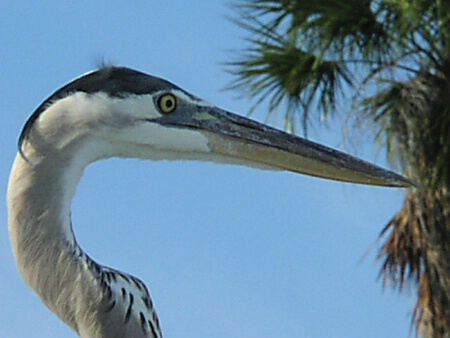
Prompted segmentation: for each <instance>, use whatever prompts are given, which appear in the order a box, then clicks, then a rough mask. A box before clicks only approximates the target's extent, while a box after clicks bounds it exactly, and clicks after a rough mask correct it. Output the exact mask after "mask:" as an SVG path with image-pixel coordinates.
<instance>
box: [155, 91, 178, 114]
mask: <svg viewBox="0 0 450 338" xmlns="http://www.w3.org/2000/svg"><path fill="white" fill-rule="evenodd" d="M158 106H159V109H160V110H161V111H162V112H163V113H165V114H169V113H171V112H173V111H174V110H175V108H176V107H177V98H176V97H175V96H174V95H172V94H165V95H162V96H161V97H160V98H159V100H158Z"/></svg>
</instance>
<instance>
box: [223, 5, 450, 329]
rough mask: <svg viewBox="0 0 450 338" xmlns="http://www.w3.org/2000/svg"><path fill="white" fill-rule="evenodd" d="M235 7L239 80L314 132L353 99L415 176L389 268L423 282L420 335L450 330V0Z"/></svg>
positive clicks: (404, 279) (398, 281)
mask: <svg viewBox="0 0 450 338" xmlns="http://www.w3.org/2000/svg"><path fill="white" fill-rule="evenodd" d="M235 10H236V12H237V13H238V19H237V20H236V22H237V23H238V24H239V25H240V26H241V27H243V28H244V29H245V31H246V32H247V34H248V35H247V43H248V48H247V49H245V50H243V51H242V53H241V54H240V56H239V59H238V60H237V61H234V62H231V63H230V64H229V67H230V68H229V69H230V71H231V72H232V73H233V74H234V75H235V77H234V79H235V80H234V82H233V83H232V85H231V87H232V88H236V89H239V90H241V92H242V90H243V91H244V93H245V94H247V95H249V96H250V97H252V98H253V99H255V101H256V103H255V106H256V105H258V104H260V103H261V102H268V103H269V105H270V107H271V108H272V109H273V110H276V109H283V110H285V111H286V114H285V115H284V116H285V119H284V121H285V127H286V128H287V129H289V130H291V131H294V130H295V128H296V126H301V127H302V129H303V131H304V132H305V133H306V131H307V127H308V125H309V124H310V122H311V121H312V119H311V116H312V114H313V113H314V114H317V115H318V116H319V117H321V119H323V118H324V117H328V116H330V115H332V114H333V113H335V112H336V105H337V103H338V102H342V101H340V100H343V99H345V100H349V99H351V100H352V102H353V105H352V111H353V112H354V114H355V115H354V116H356V118H357V120H358V121H365V123H366V126H370V127H371V129H372V130H373V131H374V133H375V134H374V135H375V136H376V138H377V140H378V141H380V142H381V143H382V145H384V146H385V148H386V150H387V154H388V158H389V159H390V160H391V161H392V162H393V163H394V164H396V165H400V168H401V169H402V170H403V172H404V173H405V174H406V175H407V176H409V177H410V178H411V179H412V180H413V181H415V182H417V187H416V188H414V189H411V190H409V191H408V192H407V193H406V196H405V202H404V205H403V207H402V209H401V210H400V211H399V212H398V213H397V214H396V215H395V216H394V217H393V218H392V219H391V220H390V221H389V222H387V225H386V226H385V227H384V229H383V230H382V231H381V234H380V237H382V238H384V240H385V242H384V244H383V245H382V246H381V248H380V251H379V258H380V259H381V260H382V268H381V272H380V276H381V277H382V278H383V281H384V282H385V283H389V284H392V285H394V287H395V288H398V289H399V290H402V289H403V288H404V287H405V286H407V285H408V286H413V287H415V288H416V289H417V291H418V296H417V303H416V306H415V311H414V315H413V322H414V323H415V327H416V329H417V332H418V333H419V334H421V335H423V336H425V337H450V2H449V1H444V0H441V1H439V0H315V1H308V0H270V1H269V0H243V1H241V3H240V4H236V5H235Z"/></svg>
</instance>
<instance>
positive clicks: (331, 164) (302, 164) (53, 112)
mask: <svg viewBox="0 0 450 338" xmlns="http://www.w3.org/2000/svg"><path fill="white" fill-rule="evenodd" d="M25 143H34V147H33V149H37V148H39V147H40V148H42V149H45V152H49V151H50V150H51V151H53V153H55V154H60V155H61V156H66V157H70V156H74V153H75V154H82V155H76V156H82V157H84V158H85V161H86V162H92V161H95V160H97V159H100V158H106V157H113V156H118V157H138V158H146V159H192V160H208V161H219V162H225V163H238V164H244V165H250V166H258V167H263V168H266V169H278V170H288V171H292V172H298V173H303V174H307V175H312V176H318V177H322V178H328V179H333V180H340V181H347V182H354V183H362V184H371V185H383V186H408V185H410V184H411V183H410V182H409V181H408V180H407V179H406V178H404V177H402V176H400V175H398V174H395V173H393V172H391V171H387V170H384V169H382V168H379V167H376V166H374V165H372V164H369V163H367V162H364V161H362V160H359V159H356V158H354V157H352V156H349V155H346V154H344V153H341V152H338V151H335V150H333V149H330V148H327V147H324V146H321V145H319V144H317V143H313V142H310V141H308V140H305V139H303V138H300V137H297V136H294V135H291V134H288V133H285V132H282V131H280V130H277V129H274V128H271V127H268V126H266V125H263V124H261V123H258V122H256V121H253V120H250V119H248V118H245V117H242V116H240V115H236V114H233V113H230V112H227V111H225V110H222V109H220V108H218V107H216V106H214V105H212V104H209V103H207V102H205V101H204V100H201V99H199V98H197V97H195V96H194V95H191V94H189V93H188V92H186V91H184V90H182V89H181V88H179V87H178V86H176V85H174V84H172V83H170V82H168V81H166V80H163V79H160V78H157V77H153V76H150V75H147V74H145V73H141V72H138V71H135V70H132V69H129V68H124V67H107V68H104V69H100V70H97V71H94V72H91V73H88V74H86V75H84V76H82V77H80V78H77V79H75V80H74V81H72V82H70V83H69V84H67V85H66V86H64V87H62V88H61V89H59V90H58V91H56V92H55V93H54V94H53V95H51V96H50V97H49V98H48V99H47V100H46V101H45V102H44V103H43V104H41V106H39V107H38V109H37V110H36V111H35V112H34V114H33V115H32V116H31V117H30V119H29V120H28V121H27V123H26V125H25V127H24V129H23V131H22V134H21V136H20V139H19V149H21V150H22V151H23V155H24V156H27V154H26V151H24V150H26V149H24V148H23V147H24V144H25Z"/></svg>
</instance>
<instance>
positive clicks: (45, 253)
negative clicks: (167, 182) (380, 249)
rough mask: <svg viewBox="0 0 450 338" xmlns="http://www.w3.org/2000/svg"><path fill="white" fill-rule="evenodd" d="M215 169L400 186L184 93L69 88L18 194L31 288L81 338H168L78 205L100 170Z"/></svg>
mask: <svg viewBox="0 0 450 338" xmlns="http://www.w3.org/2000/svg"><path fill="white" fill-rule="evenodd" d="M111 157H122V158H141V159H149V160H161V159H169V160H175V159H177V160H180V159H181V160H183V159H184V160H205V161H216V162H225V163H234V164H243V165H251V166H257V167H261V168H264V169H274V170H275V169H276V170H289V171H293V172H298V173H305V174H309V175H314V176H319V177H324V178H329V179H335V180H342V181H349V182H356V183H363V184H374V185H386V186H399V187H401V186H407V185H409V184H410V183H409V181H408V180H407V179H405V178H403V177H402V176H400V175H397V174H395V173H392V172H389V171H386V170H384V169H381V168H379V167H375V166H373V165H371V164H368V163H366V162H363V161H361V160H358V159H355V158H353V157H351V156H348V155H345V154H342V153H340V152H337V151H334V150H331V149H329V148H326V147H323V146H320V145H318V144H315V143H312V142H309V141H306V140H304V139H301V138H299V137H295V136H292V135H289V134H286V133H283V132H281V131H278V130H276V129H273V128H270V127H267V126H264V125H262V124H259V123H257V122H255V121H251V120H249V119H246V118H244V117H241V116H238V115H234V114H231V113H229V112H226V111H224V110H221V109H219V108H217V107H215V106H213V105H211V104H209V103H207V102H205V101H203V100H201V99H198V98H196V97H195V96H193V95H191V94H189V93H188V92H186V91H184V90H182V89H181V88H179V87H177V86H175V85H174V84H172V83H170V82H168V81H165V80H163V79H159V78H156V77H153V76H150V75H147V74H145V73H141V72H138V71H135V70H132V69H129V68H124V67H107V68H103V69H100V70H97V71H94V72H91V73H88V74H86V75H84V76H81V77H80V78H77V79H75V80H73V81H72V82H70V83H69V84H67V85H66V86H64V87H62V88H61V89H59V90H58V91H56V92H55V93H54V94H52V95H51V96H50V97H49V98H48V99H47V100H45V101H44V102H43V103H42V104H41V105H40V106H39V107H38V108H37V109H36V111H35V112H34V113H33V114H32V115H31V117H30V118H29V119H28V121H27V122H26V124H25V126H24V129H23V131H22V134H21V136H20V139H19V152H18V154H17V156H16V159H15V162H14V165H13V168H12V172H11V176H10V180H9V186H8V210H9V214H8V217H9V232H10V237H11V242H12V246H13V250H14V253H15V257H16V261H17V265H18V268H19V271H20V273H21V275H22V277H23V279H24V281H25V282H26V283H27V284H28V285H29V286H30V287H31V288H32V289H33V290H34V291H35V292H36V294H37V295H38V296H39V297H40V298H41V299H42V301H43V302H44V303H45V304H46V305H47V306H48V307H49V308H50V309H51V310H52V311H53V312H54V313H55V314H57V315H58V316H59V317H60V318H61V319H62V320H63V321H64V322H65V323H67V324H68V325H69V326H70V327H71V328H72V329H73V330H75V332H77V334H78V335H79V336H80V337H83V338H141V337H142V338H144V337H146V338H160V337H162V333H161V328H160V324H159V320H158V317H157V315H156V312H155V309H154V307H153V303H152V300H151V298H150V294H149V292H148V290H147V288H146V286H145V285H144V283H143V282H142V281H141V280H139V279H138V278H136V277H133V276H131V275H129V274H126V273H123V272H120V271H118V270H114V269H111V268H108V267H105V266H102V265H100V264H98V263H96V262H95V261H94V260H93V259H91V258H90V257H89V256H88V255H87V254H86V253H85V252H84V251H83V250H82V249H81V247H80V246H79V244H78V243H77V241H76V238H75V235H74V233H73V230H72V224H71V203H72V199H73V197H74V195H75V192H76V188H77V185H78V182H79V181H80V179H81V177H82V175H83V172H84V170H85V168H86V167H87V166H88V165H89V164H90V163H92V162H95V161H97V160H100V159H105V158H111Z"/></svg>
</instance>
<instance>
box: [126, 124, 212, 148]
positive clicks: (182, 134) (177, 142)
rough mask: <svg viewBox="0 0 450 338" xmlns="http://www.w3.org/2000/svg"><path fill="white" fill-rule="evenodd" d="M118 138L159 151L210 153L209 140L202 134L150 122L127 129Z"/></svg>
mask: <svg viewBox="0 0 450 338" xmlns="http://www.w3.org/2000/svg"><path fill="white" fill-rule="evenodd" d="M117 136H118V137H119V139H120V140H121V141H125V142H127V143H128V142H129V143H130V144H136V145H140V146H142V145H148V146H151V147H152V148H155V149H159V150H167V151H175V152H202V153H205V152H206V153H209V152H210V148H209V146H208V139H207V137H206V136H205V135H203V134H202V133H201V132H197V131H193V130H188V129H177V128H170V127H166V126H162V125H159V124H157V123H152V122H150V121H142V123H140V124H139V125H136V126H133V127H130V128H126V130H124V131H123V132H119V133H118V135H117Z"/></svg>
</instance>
